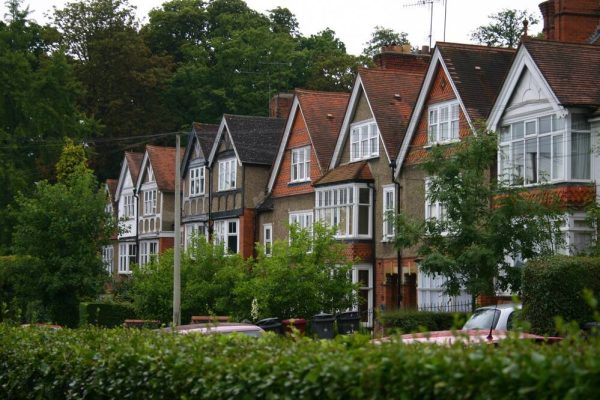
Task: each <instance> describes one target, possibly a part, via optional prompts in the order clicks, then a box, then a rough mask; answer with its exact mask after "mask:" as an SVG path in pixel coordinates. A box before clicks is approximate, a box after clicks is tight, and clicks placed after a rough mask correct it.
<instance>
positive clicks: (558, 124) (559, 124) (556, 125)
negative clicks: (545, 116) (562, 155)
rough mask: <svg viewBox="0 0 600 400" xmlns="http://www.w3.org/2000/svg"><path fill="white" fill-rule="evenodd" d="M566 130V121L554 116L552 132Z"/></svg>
mask: <svg viewBox="0 0 600 400" xmlns="http://www.w3.org/2000/svg"><path fill="white" fill-rule="evenodd" d="M563 129H565V119H564V118H558V117H557V116H556V115H553V116H552V131H553V132H556V131H562V130H563Z"/></svg>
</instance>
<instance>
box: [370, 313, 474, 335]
mask: <svg viewBox="0 0 600 400" xmlns="http://www.w3.org/2000/svg"><path fill="white" fill-rule="evenodd" d="M467 316H468V313H460V312H456V313H449V312H425V311H413V310H402V311H387V312H384V313H382V314H381V315H380V321H381V322H382V323H383V325H384V327H385V328H386V330H388V331H401V332H404V333H412V332H418V331H421V330H426V331H443V330H448V329H452V328H461V327H462V325H463V324H464V322H465V321H466V320H467Z"/></svg>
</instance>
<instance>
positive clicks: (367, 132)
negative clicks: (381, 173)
mask: <svg viewBox="0 0 600 400" xmlns="http://www.w3.org/2000/svg"><path fill="white" fill-rule="evenodd" d="M375 157H379V128H378V127H377V123H376V122H375V120H374V119H370V120H367V121H361V122H357V123H354V124H352V125H351V126H350V161H351V162H352V161H359V160H366V159H369V158H375Z"/></svg>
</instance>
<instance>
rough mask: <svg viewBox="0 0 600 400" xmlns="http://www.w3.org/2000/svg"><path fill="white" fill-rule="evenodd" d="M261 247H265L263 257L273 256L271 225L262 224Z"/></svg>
mask: <svg viewBox="0 0 600 400" xmlns="http://www.w3.org/2000/svg"><path fill="white" fill-rule="evenodd" d="M263 245H264V247H265V256H267V257H271V256H272V255H273V224H263Z"/></svg>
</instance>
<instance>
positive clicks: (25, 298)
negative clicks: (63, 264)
mask: <svg viewBox="0 0 600 400" xmlns="http://www.w3.org/2000/svg"><path fill="white" fill-rule="evenodd" d="M40 266H41V262H40V260H39V259H37V258H35V257H29V256H0V309H1V312H0V322H2V321H12V322H14V323H22V322H40V321H48V320H49V317H48V310H47V307H46V306H45V305H44V304H43V302H42V301H40V300H39V296H38V293H37V291H36V286H35V285H32V284H31V281H30V280H31V277H32V276H38V274H37V271H38V270H39V268H40Z"/></svg>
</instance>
